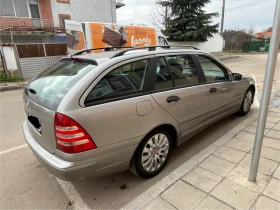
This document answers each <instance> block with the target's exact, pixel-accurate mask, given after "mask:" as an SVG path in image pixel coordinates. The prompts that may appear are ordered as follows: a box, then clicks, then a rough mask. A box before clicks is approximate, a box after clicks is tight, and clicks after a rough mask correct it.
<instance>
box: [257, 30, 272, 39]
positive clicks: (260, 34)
mask: <svg viewBox="0 0 280 210" xmlns="http://www.w3.org/2000/svg"><path fill="white" fill-rule="evenodd" d="M265 36H267V37H268V39H270V38H271V36H272V32H268V31H266V32H260V33H256V34H255V36H254V37H255V38H259V39H264V38H265Z"/></svg>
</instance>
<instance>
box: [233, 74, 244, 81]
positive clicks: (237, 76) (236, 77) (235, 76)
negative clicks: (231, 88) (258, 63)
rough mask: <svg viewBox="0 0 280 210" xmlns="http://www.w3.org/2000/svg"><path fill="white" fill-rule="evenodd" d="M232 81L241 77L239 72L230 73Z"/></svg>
mask: <svg viewBox="0 0 280 210" xmlns="http://www.w3.org/2000/svg"><path fill="white" fill-rule="evenodd" d="M232 78H233V81H239V80H241V79H242V74H239V73H232Z"/></svg>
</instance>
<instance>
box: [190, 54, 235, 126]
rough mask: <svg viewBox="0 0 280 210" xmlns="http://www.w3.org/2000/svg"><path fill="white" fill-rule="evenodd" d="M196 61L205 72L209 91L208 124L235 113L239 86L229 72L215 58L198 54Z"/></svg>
mask: <svg viewBox="0 0 280 210" xmlns="http://www.w3.org/2000/svg"><path fill="white" fill-rule="evenodd" d="M196 59H197V61H198V63H199V64H200V67H201V70H202V72H203V76H204V80H205V84H206V87H207V89H208V91H209V94H210V97H209V110H208V114H207V118H206V123H208V122H211V121H214V120H216V119H218V118H221V117H222V116H226V115H227V114H229V113H231V112H233V111H234V110H236V108H237V99H238V97H237V90H238V88H239V87H238V84H237V83H234V82H232V81H231V78H230V75H229V72H228V70H227V69H226V68H225V67H224V66H223V65H222V64H221V63H219V62H218V61H217V60H215V59H214V58H212V57H210V56H208V55H204V54H197V55H196Z"/></svg>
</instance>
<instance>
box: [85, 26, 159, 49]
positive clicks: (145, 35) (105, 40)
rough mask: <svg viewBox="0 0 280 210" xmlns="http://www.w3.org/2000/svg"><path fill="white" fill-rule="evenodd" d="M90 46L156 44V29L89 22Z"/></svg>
mask: <svg viewBox="0 0 280 210" xmlns="http://www.w3.org/2000/svg"><path fill="white" fill-rule="evenodd" d="M89 29H90V39H91V45H92V48H103V47H110V46H113V47H120V46H127V47H131V46H134V47H140V46H149V45H156V43H157V41H156V30H155V29H154V28H149V27H140V26H127V25H118V24H104V23H90V24H89Z"/></svg>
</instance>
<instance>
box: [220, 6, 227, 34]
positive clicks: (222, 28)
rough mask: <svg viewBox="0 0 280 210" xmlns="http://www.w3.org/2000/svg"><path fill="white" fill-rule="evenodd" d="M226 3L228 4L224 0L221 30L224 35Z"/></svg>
mask: <svg viewBox="0 0 280 210" xmlns="http://www.w3.org/2000/svg"><path fill="white" fill-rule="evenodd" d="M225 4H226V0H223V11H222V22H221V32H220V34H221V35H223V33H224V19H225Z"/></svg>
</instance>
